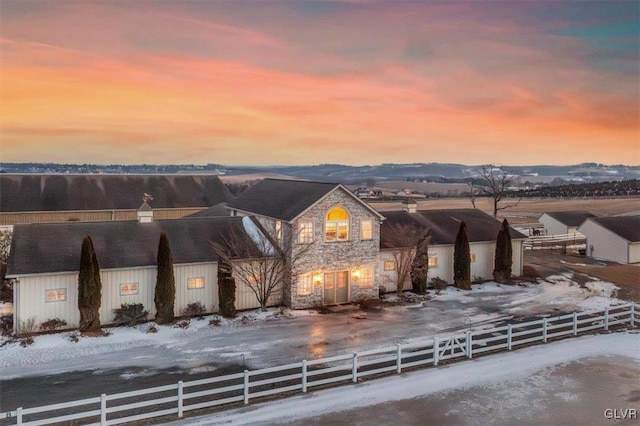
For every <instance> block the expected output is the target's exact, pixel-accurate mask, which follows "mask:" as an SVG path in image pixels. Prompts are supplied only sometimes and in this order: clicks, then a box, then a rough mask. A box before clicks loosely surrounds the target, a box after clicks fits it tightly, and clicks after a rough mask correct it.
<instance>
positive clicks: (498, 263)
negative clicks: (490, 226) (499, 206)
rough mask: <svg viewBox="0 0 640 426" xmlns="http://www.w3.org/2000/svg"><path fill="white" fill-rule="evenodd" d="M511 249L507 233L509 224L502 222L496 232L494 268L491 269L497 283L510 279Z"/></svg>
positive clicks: (509, 235)
mask: <svg viewBox="0 0 640 426" xmlns="http://www.w3.org/2000/svg"><path fill="white" fill-rule="evenodd" d="M512 255H513V249H512V248H511V234H510V233H509V222H507V219H505V220H503V221H502V228H500V231H498V238H497V239H496V256H495V266H494V269H493V279H494V280H495V281H496V282H498V283H506V282H508V281H509V279H510V278H511V267H512V266H513V257H512Z"/></svg>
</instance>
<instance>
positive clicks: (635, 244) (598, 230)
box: [578, 215, 640, 263]
mask: <svg viewBox="0 0 640 426" xmlns="http://www.w3.org/2000/svg"><path fill="white" fill-rule="evenodd" d="M578 232H580V233H582V234H584V235H585V236H586V237H587V255H588V256H589V257H593V258H595V259H601V260H608V261H611V262H618V263H640V216H637V215H636V216H607V217H591V218H589V219H587V220H586V221H585V222H584V223H583V224H582V225H580V227H579V228H578Z"/></svg>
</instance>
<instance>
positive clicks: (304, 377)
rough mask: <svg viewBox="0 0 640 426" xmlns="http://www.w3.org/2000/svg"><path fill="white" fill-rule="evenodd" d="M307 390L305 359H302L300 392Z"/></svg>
mask: <svg viewBox="0 0 640 426" xmlns="http://www.w3.org/2000/svg"><path fill="white" fill-rule="evenodd" d="M306 391H307V360H306V359H303V360H302V392H306Z"/></svg>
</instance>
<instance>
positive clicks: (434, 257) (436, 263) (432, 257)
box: [427, 256, 438, 268]
mask: <svg viewBox="0 0 640 426" xmlns="http://www.w3.org/2000/svg"><path fill="white" fill-rule="evenodd" d="M432 260H433V261H434V262H433V263H434V264H431V261H432ZM427 265H428V266H429V268H437V267H438V256H429V259H428V260H427Z"/></svg>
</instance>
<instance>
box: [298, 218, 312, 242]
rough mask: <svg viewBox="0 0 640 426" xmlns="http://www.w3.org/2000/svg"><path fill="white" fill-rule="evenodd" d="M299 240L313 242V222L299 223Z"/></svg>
mask: <svg viewBox="0 0 640 426" xmlns="http://www.w3.org/2000/svg"><path fill="white" fill-rule="evenodd" d="M298 242H299V243H300V244H309V243H312V242H313V222H300V223H299V224H298Z"/></svg>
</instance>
